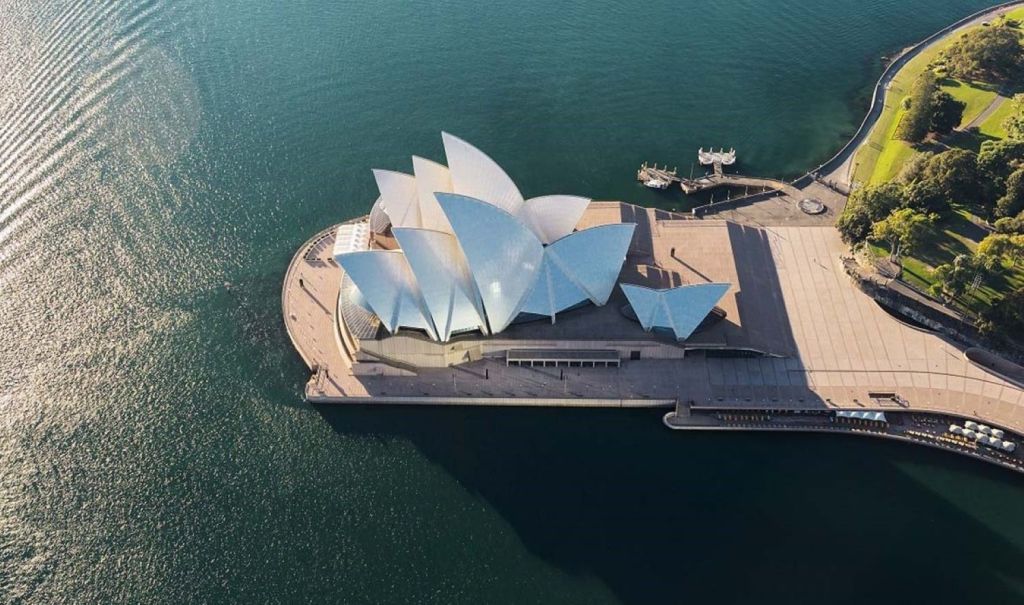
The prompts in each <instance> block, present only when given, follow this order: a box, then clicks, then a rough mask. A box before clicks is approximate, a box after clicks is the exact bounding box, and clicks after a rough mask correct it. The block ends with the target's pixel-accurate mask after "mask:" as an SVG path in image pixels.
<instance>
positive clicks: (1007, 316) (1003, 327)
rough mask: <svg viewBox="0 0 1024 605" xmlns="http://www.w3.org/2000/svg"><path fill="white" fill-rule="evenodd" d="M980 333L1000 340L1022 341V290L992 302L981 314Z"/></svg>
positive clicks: (1023, 300)
mask: <svg viewBox="0 0 1024 605" xmlns="http://www.w3.org/2000/svg"><path fill="white" fill-rule="evenodd" d="M978 327H979V328H981V331H982V332H984V333H986V334H990V335H993V336H996V337H998V338H1000V339H1006V340H1011V341H1016V342H1020V341H1021V340H1024V288H1022V289H1017V290H1014V291H1012V292H1010V293H1009V294H1007V295H1006V296H1003V297H1001V298H998V299H996V300H994V301H992V305H991V306H989V307H988V308H987V309H985V310H984V311H982V313H981V321H979V322H978Z"/></svg>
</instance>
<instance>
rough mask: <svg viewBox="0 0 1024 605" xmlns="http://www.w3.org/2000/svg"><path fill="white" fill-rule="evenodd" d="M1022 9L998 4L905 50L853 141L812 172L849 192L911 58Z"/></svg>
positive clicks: (1020, 0)
mask: <svg viewBox="0 0 1024 605" xmlns="http://www.w3.org/2000/svg"><path fill="white" fill-rule="evenodd" d="M1021 6H1024V0H1015V1H1013V2H1004V3H1002V4H997V5H995V6H992V7H989V8H986V9H983V10H980V11H978V12H976V13H974V14H972V15H969V16H967V17H964V18H963V19H961V20H959V21H957V22H955V23H951V24H950V25H947V26H946V27H944V28H942V29H940V30H939V31H937V32H935V33H934V34H932V35H930V36H928V37H927V38H925V39H924V40H921V41H920V42H918V43H917V44H914V45H912V46H910V47H907V48H905V49H904V50H903V51H902V52H901V53H900V54H899V55H898V56H897V57H896V58H894V59H893V60H892V61H891V62H890V63H889V65H888V66H887V67H886V68H885V71H883V72H882V75H881V76H880V77H879V78H878V82H876V83H875V88H874V91H873V92H872V94H871V106H870V107H869V108H868V112H867V114H866V115H865V116H864V120H863V121H862V122H861V125H860V127H859V128H858V129H857V132H856V133H854V135H853V137H852V138H851V139H850V140H849V142H847V144H846V145H844V146H843V148H842V149H840V150H839V151H838V152H837V153H836V154H835V155H834V156H832V158H830V159H829V160H827V161H826V162H824V163H823V164H822V165H821V166H819V167H818V168H816V169H815V170H813V171H812V172H814V173H817V174H818V175H819V176H820V178H821V179H822V180H825V181H829V182H832V183H835V184H836V185H837V186H838V187H840V188H843V189H845V190H847V191H848V190H849V189H850V188H851V187H852V186H853V185H854V183H853V171H854V168H855V167H856V158H857V152H858V151H860V148H861V146H862V145H864V144H865V142H866V141H867V140H868V139H869V137H870V136H871V131H872V130H873V129H874V127H875V125H876V124H877V122H878V119H879V118H880V117H881V116H882V111H883V110H884V109H885V107H886V104H887V103H898V102H899V101H900V99H889V98H888V91H889V85H890V84H892V81H893V78H895V77H896V74H898V73H899V71H900V69H902V68H903V66H904V65H906V64H907V63H909V62H910V60H911V59H913V58H914V57H916V56H918V55H919V54H921V53H922V52H924V51H925V50H927V49H929V48H931V47H932V46H934V45H936V44H938V43H940V42H942V41H943V40H945V39H946V38H948V37H949V36H952V35H955V34H957V33H959V32H961V31H962V30H964V29H965V28H968V27H972V26H974V25H978V24H980V23H981V22H983V21H987V20H990V19H995V18H996V17H999V16H1000V15H1003V14H1005V13H1008V12H1010V11H1011V10H1013V9H1015V8H1018V7H1021Z"/></svg>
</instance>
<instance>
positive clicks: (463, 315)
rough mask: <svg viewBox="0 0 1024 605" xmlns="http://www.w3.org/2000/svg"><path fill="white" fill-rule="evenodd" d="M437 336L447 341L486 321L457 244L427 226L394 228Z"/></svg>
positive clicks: (481, 326)
mask: <svg viewBox="0 0 1024 605" xmlns="http://www.w3.org/2000/svg"><path fill="white" fill-rule="evenodd" d="M394 234H395V238H396V239H397V240H398V244H399V245H400V246H401V247H402V250H403V251H404V252H405V257H406V259H407V260H408V261H409V266H410V267H411V268H412V272H413V274H414V275H415V276H416V283H417V284H419V287H420V292H421V293H422V295H423V301H424V303H425V304H426V305H427V310H428V311H429V312H430V316H431V318H432V319H433V322H434V327H435V328H436V330H437V335H438V336H439V337H440V339H441V340H442V341H447V340H448V339H449V338H450V337H451V335H452V334H453V333H456V332H464V331H467V330H477V329H479V330H482V331H484V332H485V333H486V330H487V322H486V320H485V319H484V315H483V308H482V307H481V305H480V300H479V297H478V296H477V292H476V286H475V285H474V284H473V278H472V276H471V275H470V273H469V267H468V266H467V265H466V260H465V258H463V256H462V251H461V250H459V244H458V242H456V241H455V238H454V237H453V236H452V235H451V234H449V233H443V232H441V231H430V230H427V229H395V230H394Z"/></svg>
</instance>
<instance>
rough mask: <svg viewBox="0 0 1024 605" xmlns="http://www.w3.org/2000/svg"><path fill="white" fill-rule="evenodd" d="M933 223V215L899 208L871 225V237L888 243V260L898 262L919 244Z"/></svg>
mask: <svg viewBox="0 0 1024 605" xmlns="http://www.w3.org/2000/svg"><path fill="white" fill-rule="evenodd" d="M934 222H935V215H930V214H924V213H923V212H917V211H916V210H914V209H913V208H901V209H899V210H896V211H895V212H893V213H892V214H890V215H889V216H887V217H885V218H884V219H882V220H880V221H878V222H877V223H875V224H874V225H872V226H871V237H872V238H873V239H876V240H884V241H886V242H888V244H889V259H890V260H892V261H893V262H899V259H900V258H901V257H902V256H903V254H909V253H911V252H913V251H914V249H916V248H917V247H918V246H919V245H920V244H921V242H922V241H923V240H924V238H925V235H926V234H927V233H928V231H929V229H931V226H932V224H933V223H934Z"/></svg>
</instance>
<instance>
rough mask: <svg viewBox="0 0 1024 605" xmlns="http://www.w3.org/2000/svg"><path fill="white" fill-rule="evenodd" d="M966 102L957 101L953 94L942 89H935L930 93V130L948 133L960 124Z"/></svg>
mask: <svg viewBox="0 0 1024 605" xmlns="http://www.w3.org/2000/svg"><path fill="white" fill-rule="evenodd" d="M966 108H967V103H964V102H962V101H957V100H956V99H954V98H953V95H951V94H949V93H948V92H946V91H944V90H937V91H935V94H933V95H932V107H931V123H930V124H929V127H930V128H931V130H932V132H937V133H939V134H948V133H950V132H952V130H953V129H954V128H956V127H957V126H959V125H960V120H962V119H963V118H964V109H966Z"/></svg>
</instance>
